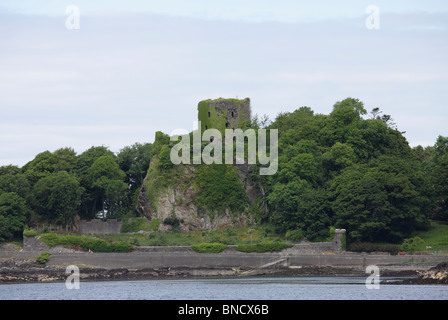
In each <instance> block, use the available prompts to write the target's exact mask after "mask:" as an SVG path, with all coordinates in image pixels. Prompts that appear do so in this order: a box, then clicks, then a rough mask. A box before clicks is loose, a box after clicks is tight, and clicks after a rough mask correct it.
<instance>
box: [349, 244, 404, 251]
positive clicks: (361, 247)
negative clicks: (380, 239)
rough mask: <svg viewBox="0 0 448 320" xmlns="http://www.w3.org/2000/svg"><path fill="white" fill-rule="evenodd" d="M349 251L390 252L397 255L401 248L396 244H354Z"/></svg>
mask: <svg viewBox="0 0 448 320" xmlns="http://www.w3.org/2000/svg"><path fill="white" fill-rule="evenodd" d="M349 250H350V251H353V252H389V253H390V254H397V253H398V251H400V246H398V245H396V244H380V243H371V242H354V243H351V244H350V246H349Z"/></svg>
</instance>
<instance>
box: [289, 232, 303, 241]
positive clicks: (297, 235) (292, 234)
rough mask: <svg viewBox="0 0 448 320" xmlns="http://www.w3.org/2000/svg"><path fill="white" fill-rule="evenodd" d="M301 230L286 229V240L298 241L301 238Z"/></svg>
mask: <svg viewBox="0 0 448 320" xmlns="http://www.w3.org/2000/svg"><path fill="white" fill-rule="evenodd" d="M303 237H304V236H303V231H302V230H301V229H296V230H288V231H287V232H286V234H285V238H286V240H289V241H292V242H300V241H301V240H302V239H303Z"/></svg>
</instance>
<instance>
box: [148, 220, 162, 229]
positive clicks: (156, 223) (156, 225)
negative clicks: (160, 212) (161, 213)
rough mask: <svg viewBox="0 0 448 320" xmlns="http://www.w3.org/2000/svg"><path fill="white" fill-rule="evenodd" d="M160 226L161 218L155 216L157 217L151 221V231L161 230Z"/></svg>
mask: <svg viewBox="0 0 448 320" xmlns="http://www.w3.org/2000/svg"><path fill="white" fill-rule="evenodd" d="M159 226H160V219H159V218H155V219H152V220H151V221H149V230H150V231H157V230H159Z"/></svg>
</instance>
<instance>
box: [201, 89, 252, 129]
mask: <svg viewBox="0 0 448 320" xmlns="http://www.w3.org/2000/svg"><path fill="white" fill-rule="evenodd" d="M250 117H251V109H250V99H249V98H246V99H242V100H238V99H223V98H219V99H215V100H211V99H208V100H203V101H201V102H199V104H198V120H199V121H201V131H202V132H204V131H205V130H207V129H212V128H213V129H218V130H219V131H220V132H221V134H222V136H223V137H224V132H225V129H237V128H241V126H242V125H243V123H244V122H245V121H248V120H250Z"/></svg>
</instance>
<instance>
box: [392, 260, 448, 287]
mask: <svg viewBox="0 0 448 320" xmlns="http://www.w3.org/2000/svg"><path fill="white" fill-rule="evenodd" d="M399 283H400V284H448V262H441V263H439V264H437V265H436V266H435V267H432V268H430V269H429V270H426V271H417V277H415V278H412V279H405V280H403V281H401V282H399Z"/></svg>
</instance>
